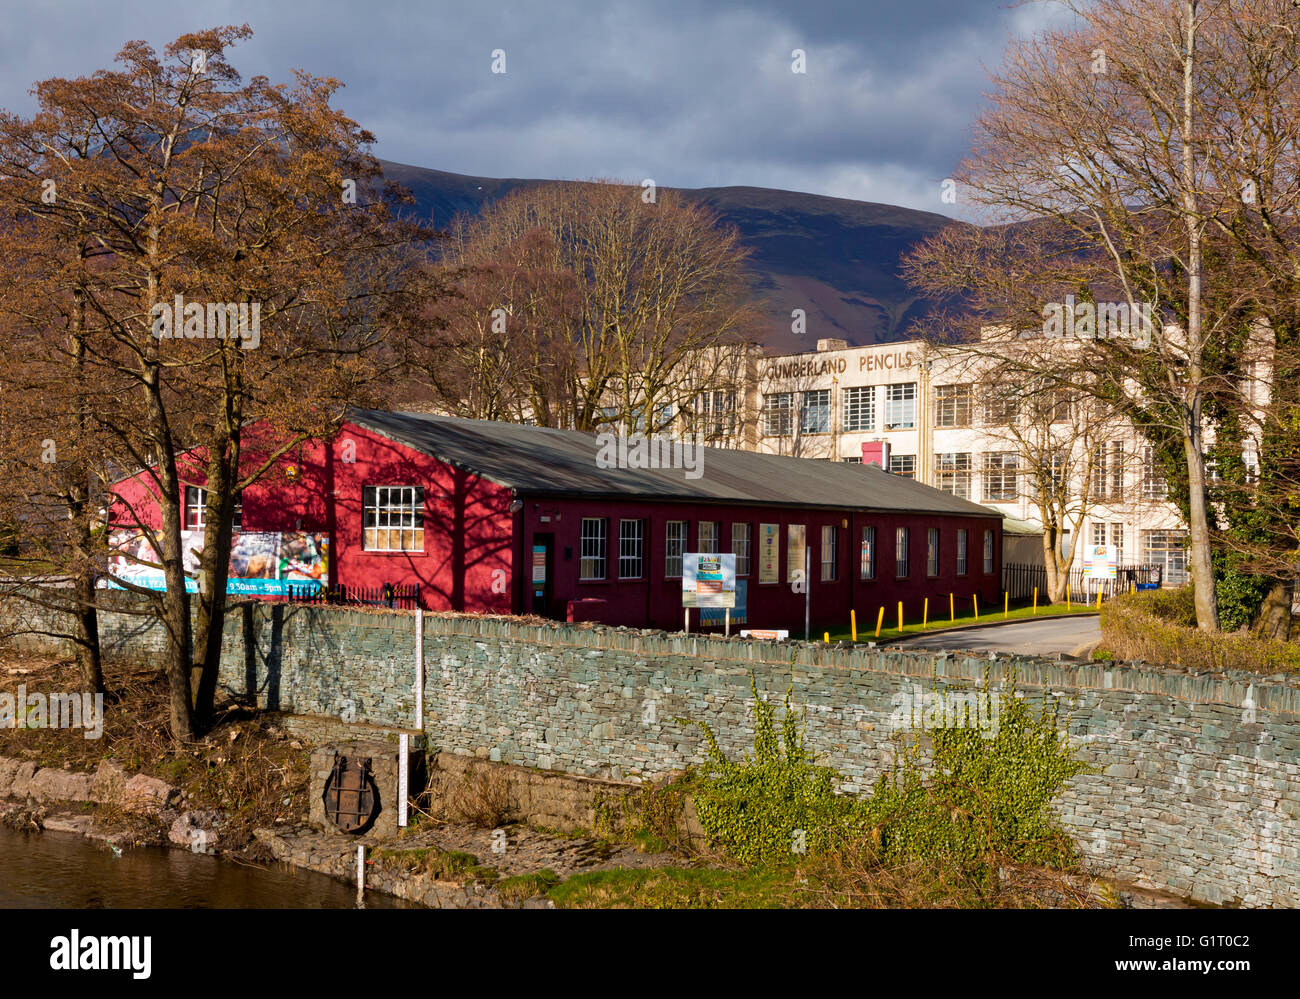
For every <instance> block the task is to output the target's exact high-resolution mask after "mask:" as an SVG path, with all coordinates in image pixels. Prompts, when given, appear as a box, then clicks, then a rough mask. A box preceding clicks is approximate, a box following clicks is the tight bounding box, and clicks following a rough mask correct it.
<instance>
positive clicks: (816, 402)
mask: <svg viewBox="0 0 1300 999" xmlns="http://www.w3.org/2000/svg"><path fill="white" fill-rule="evenodd" d="M882 387H883V389H884V393H885V413H884V429H885V430H913V429H915V428H916V382H907V383H905V384H902V385H885V386H882ZM796 396H797V397H798V403H799V412H798V418H799V432H800V433H801V434H829V433H830V432H831V390H830V389H813V390H811V391H808V392H798V393H795V392H773V393H770V394H768V395H766V396H764V397H763V432H764V433H765V434H767V435H768V436H771V437H788V436H790V435H791V434H793V433H794V427H795V400H796ZM843 397H844V413H843V426H842V429H843V430H844V431H845V432H846V433H852V432H861V431H872V430H875V429H876V386H875V385H864V386H859V387H855V388H847V389H844V390H843Z"/></svg>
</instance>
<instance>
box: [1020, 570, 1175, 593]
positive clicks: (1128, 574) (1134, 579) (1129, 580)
mask: <svg viewBox="0 0 1300 999" xmlns="http://www.w3.org/2000/svg"><path fill="white" fill-rule="evenodd" d="M1163 575H1164V566H1161V565H1137V564H1134V565H1121V566H1117V567H1116V569H1115V578H1114V579H1113V580H1101V581H1099V580H1095V579H1085V578H1084V574H1083V568H1082V567H1079V568H1074V569H1071V570H1070V578H1069V583H1070V595H1071V596H1073V597H1076V598H1078V599H1083V598H1084V597H1085V596H1087V595H1089V594H1091V595H1093V596H1095V595H1096V593H1097V588H1098V586H1100V587H1101V592H1102V595H1103V596H1114V595H1115V594H1117V593H1127V592H1128V591H1129V590H1131V589H1133V588H1134V587H1138V588H1139V589H1150V588H1158V587H1159V586H1160V584H1161V582H1162V577H1163ZM1034 587H1038V599H1039V600H1046V599H1047V567H1046V566H1043V565H1017V564H1014V563H1013V564H1010V565H1004V566H1003V567H1002V589H1003V590H1004V591H1006V592H1007V593H1009V594H1010V595H1011V599H1012V600H1029V599H1030V598H1032V597H1033V595H1034Z"/></svg>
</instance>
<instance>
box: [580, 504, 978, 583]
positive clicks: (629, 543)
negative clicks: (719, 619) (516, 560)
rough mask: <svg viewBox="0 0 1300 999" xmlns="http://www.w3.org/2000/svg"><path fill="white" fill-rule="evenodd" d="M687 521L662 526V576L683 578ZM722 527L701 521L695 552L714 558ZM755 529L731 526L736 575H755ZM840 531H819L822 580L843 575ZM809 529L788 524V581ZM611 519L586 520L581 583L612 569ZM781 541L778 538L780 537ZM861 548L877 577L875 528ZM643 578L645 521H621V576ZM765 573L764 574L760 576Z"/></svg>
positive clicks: (899, 535)
mask: <svg viewBox="0 0 1300 999" xmlns="http://www.w3.org/2000/svg"><path fill="white" fill-rule="evenodd" d="M689 526H690V525H689V522H688V521H685V520H670V521H668V522H667V524H666V525H665V528H664V578H665V579H678V578H680V577H681V575H682V556H683V555H684V554H685V553H686V551H687V550H688V549H687V544H688V534H689ZM720 526H721V525H720V523H719V522H718V521H710V520H702V521H699V522H698V523H697V532H696V547H695V551H696V552H698V553H700V554H705V555H716V554H719V552H718V538H719V528H720ZM760 529H761V530H764V531H765V532H771V533H772V534H773V535H775V533H776V532H777V531H779V527H778V525H776V524H762V525H760ZM752 531H753V525H752V524H747V523H733V524H732V525H731V551H732V553H733V554H734V555H735V556H736V575H737V576H748V575H750V573H751V572H752V567H753V559H752V544H753V533H752ZM839 531H840V528H838V527H836V526H835V525H833V524H826V525H823V526H822V528H821V552H820V560H819V565H820V570H821V571H820V577H821V580H822V582H834V581H836V580H838V579H839V577H840V565H839ZM806 532H807V525H804V524H789V525H787V526H786V582H794V581H796V579H797V578H798V576H797V575H796V574H797V573H801V572H802V571H803V568H804V561H805V559H806V551H807V548H806V542H807V533H806ZM608 537H609V519H608V518H606V517H584V518H582V532H581V539H580V543H579V553H580V558H579V564H578V576H579V579H581V580H583V581H586V582H598V581H601V580H604V579H605V573H606V571H607V567H608V554H607V553H608V550H609V549H608ZM778 540H779V539H778ZM861 544H862V547H861V552H860V558H859V566H858V572H859V578H861V579H865V580H870V579H875V578H876V571H877V570H876V528H875V527H864V528H862V542H861ZM911 547H912V545H911V528H909V527H899V528H896V529H895V533H894V576H895V578H898V579H905V578H907V577H908V576H910V575H911V562H910V559H911ZM939 548H940V542H939V528H937V527H931V528H927V530H926V575H927V576H938V575H939V572H940V552H939ZM983 555H984V561H983V567H984V573H985V575H990V574H992V573H993V570H994V540H993V532H992V531H991V530H986V531H985V532H984V550H983ZM954 567H955V569H956V572H957V575H959V576H965V575H967V574H968V573H969V571H970V531H969V530H968V529H966V528H960V529H959V530H958V531H957V546H956V553H955V559H954ZM770 572H771V575H768V576H767V577H766V578H760V580H759V582H770V583H774V582H776V581H777V580H776V578H775V573H776V569H775V566H774V565H773V566H772V567H771V569H770ZM644 575H645V521H644V520H628V519H622V520H619V522H618V578H619V579H641V578H643V577H644ZM760 575H762V574H760Z"/></svg>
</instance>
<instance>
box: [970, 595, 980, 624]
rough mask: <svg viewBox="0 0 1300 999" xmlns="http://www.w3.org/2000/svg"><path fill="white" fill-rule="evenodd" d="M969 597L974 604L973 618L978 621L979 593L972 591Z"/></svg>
mask: <svg viewBox="0 0 1300 999" xmlns="http://www.w3.org/2000/svg"><path fill="white" fill-rule="evenodd" d="M970 598H971V600H972V601H973V602H974V605H975V620H976V621H978V620H979V619H980V595H979V594H978V593H972V594H971V595H970Z"/></svg>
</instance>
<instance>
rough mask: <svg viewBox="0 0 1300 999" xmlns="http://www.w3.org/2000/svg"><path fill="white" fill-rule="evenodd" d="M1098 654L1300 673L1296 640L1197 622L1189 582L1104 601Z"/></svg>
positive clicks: (1299, 649)
mask: <svg viewBox="0 0 1300 999" xmlns="http://www.w3.org/2000/svg"><path fill="white" fill-rule="evenodd" d="M1098 652H1099V653H1100V656H1099V657H1109V658H1114V659H1143V660H1145V661H1147V662H1149V663H1157V664H1160V663H1165V664H1169V665H1173V666H1185V667H1190V668H1192V669H1208V670H1228V669H1231V670H1253V671H1255V672H1258V673H1282V672H1286V673H1300V642H1297V641H1290V642H1279V641H1275V640H1272V639H1262V638H1256V637H1254V636H1252V635H1249V634H1245V633H1230V634H1225V633H1223V632H1219V633H1213V634H1212V633H1207V632H1204V631H1201V630H1200V629H1198V628H1197V627H1196V608H1195V604H1194V603H1193V601H1192V591H1191V588H1190V587H1183V588H1181V589H1177V590H1156V591H1152V592H1148V593H1138V594H1134V595H1131V596H1123V597H1120V598H1119V599H1117V600H1114V601H1112V602H1111V603H1108V604H1104V605H1103V606H1102V612H1101V645H1100V647H1099V649H1098Z"/></svg>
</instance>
